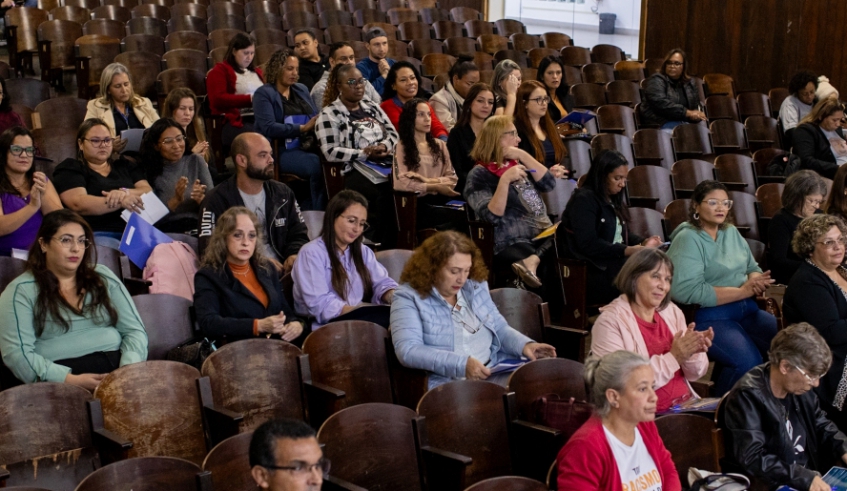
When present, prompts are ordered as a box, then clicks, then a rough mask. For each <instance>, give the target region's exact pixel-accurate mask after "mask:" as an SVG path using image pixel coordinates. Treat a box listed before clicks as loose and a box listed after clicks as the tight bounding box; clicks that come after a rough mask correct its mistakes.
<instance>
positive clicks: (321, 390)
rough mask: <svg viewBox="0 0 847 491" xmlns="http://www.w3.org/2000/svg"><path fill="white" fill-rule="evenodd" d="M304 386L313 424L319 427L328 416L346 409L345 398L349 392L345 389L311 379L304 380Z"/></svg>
mask: <svg viewBox="0 0 847 491" xmlns="http://www.w3.org/2000/svg"><path fill="white" fill-rule="evenodd" d="M303 388H304V389H305V391H306V401H307V402H308V404H309V419H310V420H311V423H312V426H314V427H317V428H319V427H320V425H322V424H323V422H324V421H326V419H327V418H329V417H330V416H331V415H333V414H334V413H336V412H338V411H340V410H342V409H344V401H343V399H344V398H345V397H346V396H347V394H346V393H345V392H344V391H343V390H338V389H336V388H334V387H330V386H328V385H324V384H320V383H317V382H313V381H311V380H304V381H303Z"/></svg>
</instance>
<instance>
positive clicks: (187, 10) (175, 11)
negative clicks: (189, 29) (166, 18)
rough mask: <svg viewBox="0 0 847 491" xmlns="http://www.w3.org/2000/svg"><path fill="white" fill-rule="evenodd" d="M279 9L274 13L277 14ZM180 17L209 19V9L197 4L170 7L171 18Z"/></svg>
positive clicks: (180, 4)
mask: <svg viewBox="0 0 847 491" xmlns="http://www.w3.org/2000/svg"><path fill="white" fill-rule="evenodd" d="M278 12H279V9H277V11H276V12H274V13H278ZM182 15H191V16H193V17H200V18H201V19H208V18H209V9H208V8H206V6H205V5H201V4H199V3H189V2H186V3H177V4H175V5H174V6H173V7H171V18H173V17H179V16H182Z"/></svg>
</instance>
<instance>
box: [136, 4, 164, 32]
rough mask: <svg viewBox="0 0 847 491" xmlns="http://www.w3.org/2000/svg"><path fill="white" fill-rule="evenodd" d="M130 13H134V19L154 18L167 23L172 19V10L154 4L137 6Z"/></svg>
mask: <svg viewBox="0 0 847 491" xmlns="http://www.w3.org/2000/svg"><path fill="white" fill-rule="evenodd" d="M130 12H131V13H132V18H133V19H136V18H138V17H152V18H154V19H161V20H163V21H165V22H167V21H169V20H170V19H171V10H170V9H169V8H167V7H164V6H162V5H156V4H152V3H142V4H141V5H137V6H135V7H133V8H132V9H131V10H130ZM162 37H164V36H162Z"/></svg>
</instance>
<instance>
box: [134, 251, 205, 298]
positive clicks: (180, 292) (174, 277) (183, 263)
mask: <svg viewBox="0 0 847 491" xmlns="http://www.w3.org/2000/svg"><path fill="white" fill-rule="evenodd" d="M198 264H199V263H198V261H197V254H195V253H194V250H193V249H192V248H191V247H189V246H188V244H186V243H185V242H168V243H167V244H159V245H157V246H156V247H155V248H154V249H153V252H152V253H151V254H150V257H149V258H148V259H147V265H146V266H144V279H145V280H150V281H151V282H152V284H151V285H150V293H170V294H171V295H177V296H180V297H183V298H187V299H188V300H191V301H194V273H196V272H197V269H198Z"/></svg>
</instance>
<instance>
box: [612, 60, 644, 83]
mask: <svg viewBox="0 0 847 491" xmlns="http://www.w3.org/2000/svg"><path fill="white" fill-rule="evenodd" d="M614 68H615V79H616V80H630V81H632V82H640V81H642V80H644V78H645V77H644V65H643V64H642V63H641V62H640V61H632V60H621V61H618V62H617V63H615V65H614Z"/></svg>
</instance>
